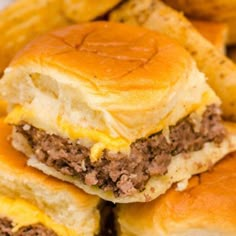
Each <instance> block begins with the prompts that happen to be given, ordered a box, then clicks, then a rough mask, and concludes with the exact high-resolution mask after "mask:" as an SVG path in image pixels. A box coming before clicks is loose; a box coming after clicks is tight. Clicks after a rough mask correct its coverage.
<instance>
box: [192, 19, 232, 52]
mask: <svg viewBox="0 0 236 236" xmlns="http://www.w3.org/2000/svg"><path fill="white" fill-rule="evenodd" d="M190 21H191V23H192V24H193V26H194V27H195V28H196V29H197V30H198V31H199V32H200V33H201V35H203V36H204V37H205V38H206V39H207V40H209V41H210V42H211V43H212V44H213V45H214V46H215V47H216V48H217V49H218V50H219V51H220V52H221V53H222V54H224V53H225V46H226V39H227V35H228V27H227V25H226V24H224V23H217V22H212V21H200V20H190Z"/></svg>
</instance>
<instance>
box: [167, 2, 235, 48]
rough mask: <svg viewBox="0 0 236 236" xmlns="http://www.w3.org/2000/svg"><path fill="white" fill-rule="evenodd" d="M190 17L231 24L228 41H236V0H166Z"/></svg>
mask: <svg viewBox="0 0 236 236" xmlns="http://www.w3.org/2000/svg"><path fill="white" fill-rule="evenodd" d="M164 1H165V2H167V3H168V4H169V5H170V6H172V7H174V8H176V9H178V10H180V11H183V12H184V13H185V14H186V15H188V16H190V17H195V18H198V19H202V20H212V21H217V22H225V23H227V25H228V26H229V36H228V39H227V41H228V43H230V44H233V43H236V29H235V24H236V0H211V1H208V0H164Z"/></svg>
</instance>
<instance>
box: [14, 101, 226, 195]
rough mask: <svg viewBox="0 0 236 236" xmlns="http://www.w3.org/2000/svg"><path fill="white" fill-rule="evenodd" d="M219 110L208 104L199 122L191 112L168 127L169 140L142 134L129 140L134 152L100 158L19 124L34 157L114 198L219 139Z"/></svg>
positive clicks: (106, 152) (75, 144) (221, 132)
mask: <svg viewBox="0 0 236 236" xmlns="http://www.w3.org/2000/svg"><path fill="white" fill-rule="evenodd" d="M220 114H221V112H220V109H219V107H217V106H216V105H211V106H208V107H207V109H206V111H205V112H204V114H203V117H202V121H201V124H200V126H199V125H198V127H196V125H195V121H194V119H193V118H192V117H191V116H188V117H186V118H184V119H183V120H181V121H179V122H178V123H177V124H176V125H175V126H172V127H170V128H169V138H168V140H167V138H166V136H164V135H163V134H162V132H158V133H155V134H153V135H151V136H149V137H148V138H141V139H138V140H136V141H135V142H133V143H132V144H131V146H130V147H131V151H130V155H129V156H127V155H126V154H123V153H112V152H111V151H109V150H104V151H103V155H102V158H101V159H100V160H99V161H97V162H91V161H90V159H89V155H90V149H89V148H87V147H85V146H83V145H81V144H79V142H78V141H75V142H72V141H71V140H69V139H66V138H61V137H59V136H57V135H50V134H47V133H46V132H44V131H42V130H39V129H37V128H35V127H29V126H28V125H27V126H26V125H25V124H22V125H19V126H17V127H16V131H17V132H19V133H21V134H23V135H24V137H25V138H26V139H27V140H28V143H29V144H30V146H31V147H32V149H33V152H34V153H35V156H36V158H37V159H38V160H39V161H40V162H43V163H45V164H46V165H48V166H50V167H54V168H55V169H56V170H58V171H60V172H61V173H63V174H65V175H70V176H77V177H79V178H80V179H81V180H82V181H83V182H84V183H85V184H87V185H96V186H98V187H99V188H101V189H103V190H105V191H106V190H111V191H113V192H114V194H115V195H116V196H127V195H131V194H134V193H136V192H138V191H142V190H144V187H145V185H146V183H147V181H148V180H149V179H150V177H151V176H153V175H163V174H165V173H166V171H167V167H168V165H169V164H170V162H171V158H172V157H173V156H175V155H177V154H179V153H188V152H192V151H197V150H200V149H202V148H203V145H204V143H206V142H215V143H221V142H222V140H223V138H224V136H225V129H224V127H223V125H222V124H221V123H220V121H221V116H220Z"/></svg>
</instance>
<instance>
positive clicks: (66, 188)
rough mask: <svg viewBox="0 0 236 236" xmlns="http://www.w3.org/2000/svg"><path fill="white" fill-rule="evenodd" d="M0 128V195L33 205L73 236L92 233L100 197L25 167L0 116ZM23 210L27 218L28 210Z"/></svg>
mask: <svg viewBox="0 0 236 236" xmlns="http://www.w3.org/2000/svg"><path fill="white" fill-rule="evenodd" d="M0 130H1V135H0V169H1V171H0V194H4V195H6V196H9V197H11V198H13V199H14V198H15V199H18V198H22V199H25V200H27V201H28V202H30V203H32V204H34V205H35V206H37V208H39V209H40V210H41V211H43V212H44V213H45V214H47V215H48V216H49V217H50V218H51V219H52V220H53V221H54V222H57V223H58V224H60V225H64V226H65V227H67V229H70V230H71V231H73V232H76V233H75V234H73V236H74V235H84V234H83V233H85V232H86V233H87V234H86V235H91V236H92V235H94V234H95V233H96V232H98V228H99V213H98V209H97V206H98V204H99V202H100V200H99V199H98V198H97V197H95V196H91V195H88V194H86V193H84V192H83V191H82V190H79V189H78V188H76V187H75V186H73V185H71V184H68V183H65V182H62V181H59V180H57V179H55V178H53V177H49V176H47V175H44V174H43V173H41V172H40V171H37V170H36V169H34V168H31V167H28V166H27V165H26V161H27V158H26V157H25V156H24V155H23V154H21V153H20V152H18V151H16V150H14V149H13V148H12V146H11V144H10V140H9V137H10V133H11V127H10V126H9V125H6V124H4V123H3V119H0ZM1 204H3V203H1ZM3 206H4V205H3ZM1 207H2V206H1ZM1 207H0V215H1ZM24 210H25V211H26V213H25V217H26V216H27V209H24ZM16 214H17V213H16ZM20 214H22V212H21V213H20ZM26 220H27V218H26ZM29 220H30V219H29ZM62 236H64V235H62ZM67 236H70V235H69V234H68V235H67Z"/></svg>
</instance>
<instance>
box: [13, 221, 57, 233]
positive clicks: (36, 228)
mask: <svg viewBox="0 0 236 236" xmlns="http://www.w3.org/2000/svg"><path fill="white" fill-rule="evenodd" d="M13 236H57V234H56V233H55V232H54V231H52V230H51V229H48V228H46V227H45V226H43V225H42V224H33V225H27V226H23V227H21V228H20V229H19V230H18V231H17V232H16V233H14V234H13Z"/></svg>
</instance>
